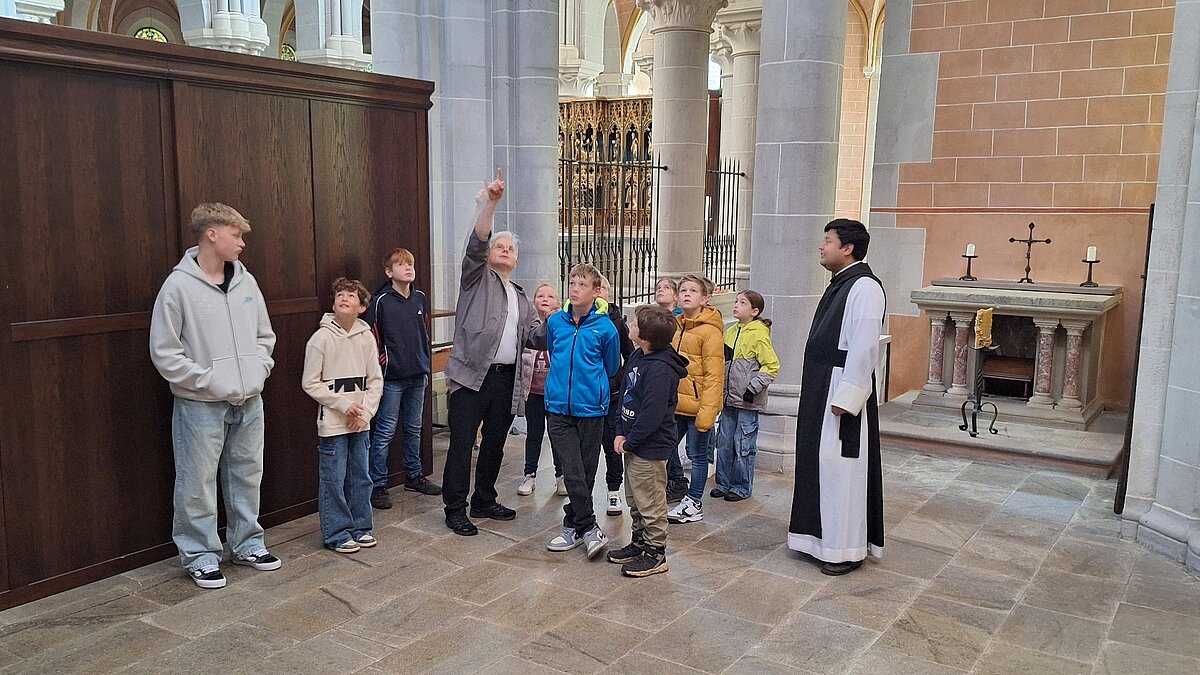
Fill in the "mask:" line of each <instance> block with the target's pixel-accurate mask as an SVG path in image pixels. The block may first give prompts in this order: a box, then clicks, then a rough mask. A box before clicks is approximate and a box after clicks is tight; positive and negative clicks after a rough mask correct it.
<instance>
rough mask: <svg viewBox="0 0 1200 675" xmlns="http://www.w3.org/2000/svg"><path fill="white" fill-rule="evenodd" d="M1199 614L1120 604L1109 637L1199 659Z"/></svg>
mask: <svg viewBox="0 0 1200 675" xmlns="http://www.w3.org/2000/svg"><path fill="white" fill-rule="evenodd" d="M1198 636H1200V617H1195V616H1185V615H1183V614H1175V613H1173V612H1164V611H1162V610H1158V609H1150V608H1149V607H1138V606H1137V605H1131V604H1129V603H1125V602H1123V603H1121V605H1120V606H1119V607H1117V615H1116V617H1114V618H1113V623H1112V630H1110V631H1109V633H1108V639H1109V640H1115V641H1117V642H1124V643H1126V644H1131V645H1136V646H1138V647H1146V648H1148V649H1157V650H1159V651H1164V652H1169V653H1171V654H1178V655H1180V656H1187V657H1190V658H1200V639H1198Z"/></svg>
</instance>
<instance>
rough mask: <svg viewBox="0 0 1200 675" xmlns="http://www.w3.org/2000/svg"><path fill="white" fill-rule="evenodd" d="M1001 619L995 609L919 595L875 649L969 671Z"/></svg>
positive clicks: (1001, 615)
mask: <svg viewBox="0 0 1200 675" xmlns="http://www.w3.org/2000/svg"><path fill="white" fill-rule="evenodd" d="M1003 620H1004V615H1003V614H1002V613H1001V612H998V611H995V610H988V609H982V608H979V607H973V606H970V605H963V604H960V603H955V602H951V601H949V600H943V599H940V598H934V597H927V596H922V597H921V598H919V599H918V600H917V601H916V602H914V603H913V605H912V606H911V607H909V608H908V609H906V610H905V611H904V613H903V614H902V615H901V616H900V618H899V619H898V620H897V621H896V622H895V623H894V624H892V625H891V626H890V627H889V628H888V629H887V630H886V631H885V632H884V633H883V635H882V636H881V637H880V638H879V642H877V643H876V647H881V648H886V649H887V650H890V651H894V652H898V653H900V654H903V655H905V656H907V657H909V658H911V659H914V660H917V661H918V665H919V662H920V661H928V662H930V663H936V664H938V665H939V666H943V667H946V668H952V669H957V670H963V671H965V670H969V669H970V668H971V666H972V665H973V664H974V663H975V661H976V660H977V659H978V658H979V655H980V654H982V653H983V650H984V649H985V648H986V647H987V644H988V641H989V640H990V639H991V634H992V632H994V631H995V630H996V629H997V628H998V627H999V626H1000V622H1002V621H1003Z"/></svg>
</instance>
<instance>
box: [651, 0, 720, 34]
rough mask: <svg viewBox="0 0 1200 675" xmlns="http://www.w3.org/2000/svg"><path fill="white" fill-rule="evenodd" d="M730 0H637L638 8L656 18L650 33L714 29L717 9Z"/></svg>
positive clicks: (707, 30)
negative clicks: (713, 24)
mask: <svg viewBox="0 0 1200 675" xmlns="http://www.w3.org/2000/svg"><path fill="white" fill-rule="evenodd" d="M728 4H729V0H637V6H638V9H640V10H642V11H643V12H646V13H647V14H649V15H650V17H651V18H653V19H654V27H653V28H651V29H650V33H651V34H653V33H657V32H659V31H663V30H698V31H704V32H709V31H711V30H712V23H713V19H714V18H716V16H717V10H719V9H721V8H722V7H725V6H726V5H728Z"/></svg>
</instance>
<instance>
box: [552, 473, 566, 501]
mask: <svg viewBox="0 0 1200 675" xmlns="http://www.w3.org/2000/svg"><path fill="white" fill-rule="evenodd" d="M555 481H557V482H558V489H556V490H555V491H554V494H556V495H558V496H559V497H566V496H567V479H566V478H563V477H562V476H559V477H558V478H556V479H555Z"/></svg>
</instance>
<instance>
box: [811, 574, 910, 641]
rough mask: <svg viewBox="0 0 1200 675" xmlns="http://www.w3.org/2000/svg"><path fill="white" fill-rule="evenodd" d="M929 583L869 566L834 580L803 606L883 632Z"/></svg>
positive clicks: (828, 616)
mask: <svg viewBox="0 0 1200 675" xmlns="http://www.w3.org/2000/svg"><path fill="white" fill-rule="evenodd" d="M927 583H928V582H927V581H924V580H921V579H913V578H912V577H906V576H901V575H899V574H894V573H892V572H888V571H885V570H881V569H878V568H877V567H875V566H867V567H863V568H861V569H859V570H858V571H857V572H854V573H852V574H847V575H846V576H843V577H838V578H835V579H833V580H831V581H830V582H829V583H828V584H826V585H825V587H824V588H822V589H820V590H819V591H817V593H816V595H814V596H813V597H812V599H811V600H809V601H808V602H806V603H804V605H803V607H802V608H801V609H802V610H803V611H804V612H807V613H808V614H813V615H815V616H823V617H825V618H827V619H832V620H834V621H841V622H844V623H849V624H853V625H855V626H862V627H863V628H870V629H871V630H873V631H876V632H880V633H882V632H883V631H885V630H887V628H888V626H890V625H891V624H892V622H893V621H895V620H896V618H897V617H899V616H900V613H901V612H902V611H903V610H904V608H905V607H907V606H908V605H909V603H911V602H912V601H913V599H914V598H916V597H917V595H919V594H920V593H921V591H922V590H923V589H924V588H925V585H926V584H927Z"/></svg>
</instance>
